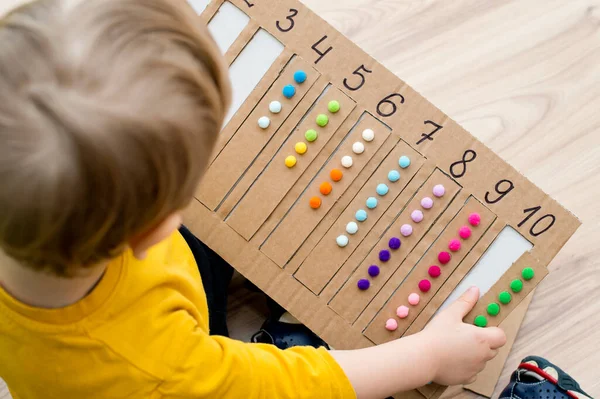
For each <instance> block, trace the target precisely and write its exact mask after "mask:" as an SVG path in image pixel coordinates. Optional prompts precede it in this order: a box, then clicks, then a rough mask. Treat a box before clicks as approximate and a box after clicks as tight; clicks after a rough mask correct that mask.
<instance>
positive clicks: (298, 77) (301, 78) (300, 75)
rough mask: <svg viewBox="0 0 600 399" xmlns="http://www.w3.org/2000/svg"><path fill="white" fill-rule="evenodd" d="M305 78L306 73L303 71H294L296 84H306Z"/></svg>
mask: <svg viewBox="0 0 600 399" xmlns="http://www.w3.org/2000/svg"><path fill="white" fill-rule="evenodd" d="M306 77H307V76H306V72H304V71H296V73H294V80H295V81H296V83H304V82H306Z"/></svg>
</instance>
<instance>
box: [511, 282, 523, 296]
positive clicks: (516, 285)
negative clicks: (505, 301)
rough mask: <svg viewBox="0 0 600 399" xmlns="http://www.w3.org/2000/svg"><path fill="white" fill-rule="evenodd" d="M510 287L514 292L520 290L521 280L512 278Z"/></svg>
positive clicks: (521, 288)
mask: <svg viewBox="0 0 600 399" xmlns="http://www.w3.org/2000/svg"><path fill="white" fill-rule="evenodd" d="M510 289H511V290H512V292H514V293H517V292H521V291H522V290H523V282H522V281H521V280H520V279H516V280H513V281H512V283H510Z"/></svg>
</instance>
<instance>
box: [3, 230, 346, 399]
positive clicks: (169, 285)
mask: <svg viewBox="0 0 600 399" xmlns="http://www.w3.org/2000/svg"><path fill="white" fill-rule="evenodd" d="M0 377H2V378H3V379H4V380H5V381H6V383H7V384H8V386H9V388H10V390H11V393H12V394H13V397H14V398H15V399H40V398H43V399H53V398H56V399H71V398H73V399H94V398H102V399H107V398H110V399H113V398H130V399H133V398H144V399H147V398H153V399H154V398H181V399H183V398H195V399H196V398H197V399H200V398H234V399H253V398H268V399H274V398H318V399H327V398H354V397H355V393H354V391H353V389H352V386H351V385H350V383H349V381H348V379H347V377H346V376H345V375H344V372H343V371H342V369H341V368H340V367H339V365H338V364H337V363H336V362H335V361H334V360H333V358H332V357H331V355H329V354H328V353H327V351H326V350H324V349H319V350H317V349H313V348H309V347H302V348H300V347H296V348H291V349H287V350H285V351H282V350H278V349H277V348H276V347H274V346H271V345H264V344H248V343H242V342H239V341H234V340H231V339H228V338H224V337H212V336H209V335H208V308H207V304H206V296H205V294H204V290H203V288H202V282H201V280H200V274H199V272H198V269H197V267H196V264H195V261H194V258H193V255H192V253H191V251H190V249H189V247H188V246H187V244H186V242H185V241H184V240H183V238H182V237H181V235H179V233H176V234H173V236H171V237H170V238H169V239H168V240H166V241H165V242H163V243H161V244H160V245H158V246H156V247H155V248H153V249H152V250H151V251H150V253H149V254H148V257H147V259H145V260H143V261H139V260H136V259H135V258H134V257H133V256H132V254H131V253H127V254H125V255H124V256H121V257H120V258H118V259H116V260H114V261H113V262H111V264H110V265H109V267H108V269H107V271H106V273H105V275H104V277H103V278H102V280H101V281H100V282H99V284H98V286H97V287H96V288H95V289H94V290H93V291H92V292H91V293H90V294H89V295H88V296H87V297H85V298H84V299H82V300H81V301H79V302H77V303H75V304H73V305H71V306H68V307H66V308H62V309H53V310H48V309H40V308H32V307H29V306H26V305H24V304H22V303H20V302H18V301H16V300H15V299H13V298H12V297H11V296H9V295H8V294H7V293H6V292H5V291H3V290H0Z"/></svg>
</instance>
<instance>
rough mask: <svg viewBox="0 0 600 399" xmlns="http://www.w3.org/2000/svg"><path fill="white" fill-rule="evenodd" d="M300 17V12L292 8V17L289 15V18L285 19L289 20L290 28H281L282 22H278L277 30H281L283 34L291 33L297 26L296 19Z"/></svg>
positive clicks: (276, 23) (276, 24)
mask: <svg viewBox="0 0 600 399" xmlns="http://www.w3.org/2000/svg"><path fill="white" fill-rule="evenodd" d="M296 15H298V10H296V9H294V8H290V15H288V16H287V17H285V19H287V20H288V21H290V22H289V26H287V27H285V28H284V27H283V26H281V22H279V21H277V22H275V26H277V29H279V30H280V31H281V32H284V33H285V32H289V31H291V30H292V29H294V26H295V25H296V22H295V21H294V17H295V16H296Z"/></svg>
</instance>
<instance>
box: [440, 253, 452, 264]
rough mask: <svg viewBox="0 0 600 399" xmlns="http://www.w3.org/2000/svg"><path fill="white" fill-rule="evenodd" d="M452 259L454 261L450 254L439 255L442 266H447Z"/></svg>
mask: <svg viewBox="0 0 600 399" xmlns="http://www.w3.org/2000/svg"><path fill="white" fill-rule="evenodd" d="M450 259H452V256H451V255H450V254H449V253H448V252H445V251H444V252H440V253H439V254H438V261H439V262H440V263H441V264H442V265H445V264H446V263H448V262H450Z"/></svg>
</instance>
